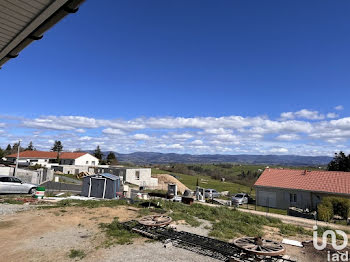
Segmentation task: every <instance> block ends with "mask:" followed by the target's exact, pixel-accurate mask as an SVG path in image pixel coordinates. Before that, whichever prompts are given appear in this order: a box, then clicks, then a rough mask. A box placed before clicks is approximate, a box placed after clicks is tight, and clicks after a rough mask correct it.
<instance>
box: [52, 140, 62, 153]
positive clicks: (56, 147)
mask: <svg viewBox="0 0 350 262" xmlns="http://www.w3.org/2000/svg"><path fill="white" fill-rule="evenodd" d="M62 150H63V145H62V143H61V141H59V140H55V143H54V144H53V147H52V148H51V151H53V152H58V153H59V152H62Z"/></svg>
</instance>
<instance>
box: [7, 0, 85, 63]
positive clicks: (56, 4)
mask: <svg viewBox="0 0 350 262" xmlns="http://www.w3.org/2000/svg"><path fill="white" fill-rule="evenodd" d="M84 1H85V0H56V1H53V2H52V3H51V4H50V5H49V6H47V7H46V8H45V10H44V11H43V12H41V13H40V14H39V15H38V16H37V17H35V19H33V20H32V21H31V22H30V23H28V25H26V27H25V28H24V29H23V30H22V31H21V32H19V33H18V34H17V35H16V37H14V38H13V39H12V40H11V41H10V42H9V43H8V44H7V45H6V47H5V48H4V49H3V50H2V51H1V52H0V68H1V66H2V65H3V64H5V63H6V62H7V61H8V60H10V59H11V58H15V57H17V56H18V54H19V53H20V52H21V51H22V50H23V49H24V48H25V47H27V46H28V45H29V44H30V43H32V42H33V41H35V40H40V39H41V38H42V37H43V34H44V33H45V32H46V31H47V30H49V29H50V28H51V27H53V26H54V25H55V24H57V23H58V22H59V21H60V20H62V19H63V18H64V17H66V16H67V15H68V14H71V13H76V12H77V11H78V8H79V6H80V5H81V4H82V3H83V2H84Z"/></svg>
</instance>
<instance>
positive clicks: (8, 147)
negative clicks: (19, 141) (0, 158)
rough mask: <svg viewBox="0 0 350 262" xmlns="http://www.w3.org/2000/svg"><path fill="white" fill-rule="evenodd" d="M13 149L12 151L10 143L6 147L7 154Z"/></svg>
mask: <svg viewBox="0 0 350 262" xmlns="http://www.w3.org/2000/svg"><path fill="white" fill-rule="evenodd" d="M11 151H12V147H11V145H10V144H8V145H7V147H6V149H5V156H6V155H9V154H11Z"/></svg>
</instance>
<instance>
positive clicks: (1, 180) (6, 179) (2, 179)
mask: <svg viewBox="0 0 350 262" xmlns="http://www.w3.org/2000/svg"><path fill="white" fill-rule="evenodd" d="M0 182H11V181H10V177H0Z"/></svg>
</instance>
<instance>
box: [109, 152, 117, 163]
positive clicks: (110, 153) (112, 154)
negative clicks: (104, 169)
mask: <svg viewBox="0 0 350 262" xmlns="http://www.w3.org/2000/svg"><path fill="white" fill-rule="evenodd" d="M107 162H108V164H110V165H111V164H112V165H116V164H117V163H118V161H117V158H116V156H115V154H114V153H113V152H109V154H108V155H107Z"/></svg>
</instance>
